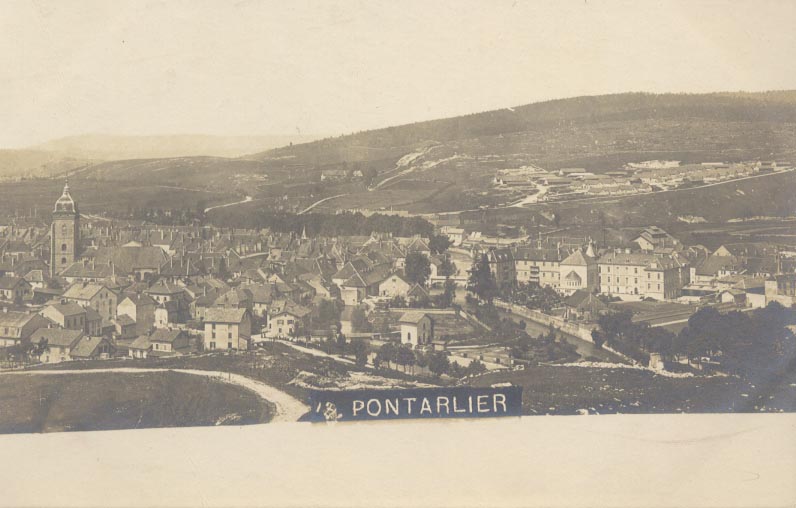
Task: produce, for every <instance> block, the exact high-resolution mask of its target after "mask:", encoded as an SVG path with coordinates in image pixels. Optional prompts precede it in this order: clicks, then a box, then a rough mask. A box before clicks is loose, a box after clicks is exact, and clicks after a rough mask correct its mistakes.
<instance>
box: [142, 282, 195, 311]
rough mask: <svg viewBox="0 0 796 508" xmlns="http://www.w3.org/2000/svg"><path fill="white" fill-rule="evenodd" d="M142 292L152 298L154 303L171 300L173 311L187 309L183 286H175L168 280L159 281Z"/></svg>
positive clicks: (164, 302) (163, 302)
mask: <svg viewBox="0 0 796 508" xmlns="http://www.w3.org/2000/svg"><path fill="white" fill-rule="evenodd" d="M144 294H146V295H147V296H149V297H150V298H152V299H153V300H154V301H155V303H156V304H166V303H169V302H171V303H172V308H173V309H174V310H175V312H183V311H186V312H187V311H188V305H187V299H186V296H187V295H186V293H185V288H183V287H181V286H176V285H174V284H170V283H168V282H164V281H159V282H158V283H156V284H153V285H152V286H151V287H149V288H148V289H145V290H144Z"/></svg>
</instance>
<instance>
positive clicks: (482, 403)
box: [477, 395, 489, 413]
mask: <svg viewBox="0 0 796 508" xmlns="http://www.w3.org/2000/svg"><path fill="white" fill-rule="evenodd" d="M488 397H489V395H479V396H478V399H477V400H478V412H479V413H486V412H488V411H489V407H488V406H487V404H488V401H487V398H488ZM481 406H483V409H481Z"/></svg>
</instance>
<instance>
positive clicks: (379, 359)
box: [373, 342, 398, 369]
mask: <svg viewBox="0 0 796 508" xmlns="http://www.w3.org/2000/svg"><path fill="white" fill-rule="evenodd" d="M397 349H398V348H396V347H395V344H393V343H392V342H387V343H386V344H384V345H383V346H381V348H379V351H378V353H376V361H374V362H373V363H374V364H376V363H378V364H379V365H381V364H382V363H386V364H387V368H388V369H390V368H392V366H391V365H390V364H391V363H392V362H394V361H395V359H396V357H397V354H398V351H397Z"/></svg>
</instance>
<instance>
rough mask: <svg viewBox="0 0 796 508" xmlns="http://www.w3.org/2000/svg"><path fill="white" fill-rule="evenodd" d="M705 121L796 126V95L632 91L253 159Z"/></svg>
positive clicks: (348, 155)
mask: <svg viewBox="0 0 796 508" xmlns="http://www.w3.org/2000/svg"><path fill="white" fill-rule="evenodd" d="M696 119H700V120H703V121H706V122H709V123H724V122H744V123H746V122H764V123H775V124H779V123H794V122H796V91H782V92H763V93H727V94H723V93H716V94H661V95H656V94H647V93H625V94H615V95H602V96H592V97H575V98H570V99H559V100H553V101H547V102H539V103H534V104H528V105H524V106H518V107H513V108H504V109H500V110H495V111H487V112H483V113H474V114H471V115H465V116H460V117H455V118H446V119H441V120H432V121H427V122H419V123H414V124H408V125H401V126H396V127H387V128H384V129H377V130H372V131H366V132H360V133H356V134H351V135H348V136H340V137H337V138H327V139H323V140H319V141H315V142H312V143H305V144H301V145H294V146H292V147H283V148H279V149H275V150H269V151H266V152H262V153H258V154H254V155H252V156H251V158H255V159H259V160H274V159H276V158H286V157H289V158H292V159H296V160H297V161H298V162H304V163H311V162H313V161H316V160H322V161H324V162H325V163H335V162H342V161H347V162H356V161H366V160H378V159H379V158H382V157H385V156H386V157H389V156H392V155H393V154H395V153H396V152H400V149H401V148H405V147H411V146H414V145H417V144H419V143H423V142H427V141H436V142H441V143H446V142H450V141H453V140H463V139H473V138H484V137H490V136H499V135H505V134H512V133H519V132H528V131H530V132H533V131H538V130H540V129H541V130H545V131H547V130H549V129H555V128H587V127H588V126H595V124H598V123H603V122H638V121H645V120H652V121H666V120H668V121H675V122H691V121H693V120H696Z"/></svg>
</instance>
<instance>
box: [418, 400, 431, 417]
mask: <svg viewBox="0 0 796 508" xmlns="http://www.w3.org/2000/svg"><path fill="white" fill-rule="evenodd" d="M423 411H427V412H428V413H431V403H430V402H429V401H428V399H427V398H425V397H423V403H422V404H421V406H420V414H421V415H422V414H423Z"/></svg>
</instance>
